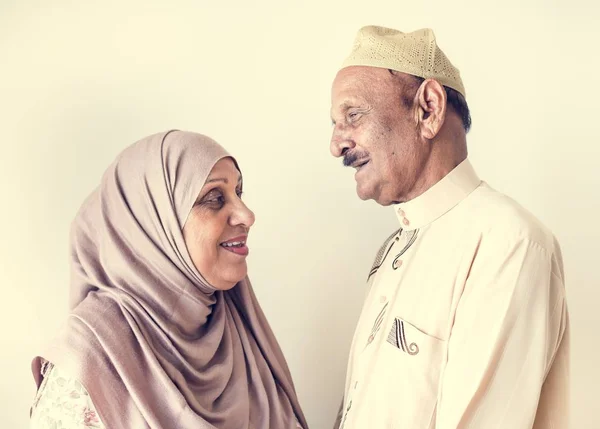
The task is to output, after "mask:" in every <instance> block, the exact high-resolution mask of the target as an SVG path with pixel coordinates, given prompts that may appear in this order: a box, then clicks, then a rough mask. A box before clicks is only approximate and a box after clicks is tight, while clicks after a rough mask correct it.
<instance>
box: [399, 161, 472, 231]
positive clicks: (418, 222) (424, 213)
mask: <svg viewBox="0 0 600 429" xmlns="http://www.w3.org/2000/svg"><path fill="white" fill-rule="evenodd" d="M480 183H481V180H480V179H479V177H478V176H477V173H475V170H474V169H473V166H472V165H471V163H470V161H469V160H468V159H465V160H464V161H463V162H461V163H460V164H459V165H458V166H457V167H456V168H454V170H452V171H451V172H450V173H448V174H447V175H446V176H445V177H444V178H443V179H442V180H440V181H439V182H437V183H436V184H435V185H433V186H432V187H431V188H429V189H428V190H427V191H425V192H424V193H423V194H421V195H419V196H418V197H416V198H414V199H412V200H410V201H407V202H405V203H400V204H395V205H393V208H394V212H395V213H396V216H398V220H399V221H400V225H401V226H402V229H404V230H408V231H410V230H413V229H417V228H422V227H424V226H426V225H429V224H430V223H432V222H433V221H435V220H436V219H438V218H439V217H441V216H442V215H443V214H445V213H447V212H448V211H450V210H451V209H452V208H453V207H454V206H456V205H457V204H458V203H460V202H461V201H462V200H463V199H464V198H465V197H466V196H467V195H469V194H470V193H471V192H473V191H474V190H475V188H477V187H478V186H479V184H480Z"/></svg>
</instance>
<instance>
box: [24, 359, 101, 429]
mask: <svg viewBox="0 0 600 429" xmlns="http://www.w3.org/2000/svg"><path fill="white" fill-rule="evenodd" d="M42 375H43V376H44V380H43V381H42V384H41V386H40V388H39V389H38V393H37V395H36V397H35V400H34V403H33V406H32V412H31V420H30V426H29V428H30V429H86V428H95V429H105V427H104V425H103V424H102V422H101V421H100V417H99V416H98V413H97V412H96V408H95V407H94V404H93V403H92V400H91V398H90V395H88V393H87V391H86V390H85V388H84V387H83V386H82V385H81V383H79V381H77V380H76V379H74V378H72V377H70V376H69V375H66V374H64V373H62V372H61V371H60V369H59V368H57V367H55V366H53V365H52V364H51V363H49V362H47V363H45V364H44V365H43V366H42Z"/></svg>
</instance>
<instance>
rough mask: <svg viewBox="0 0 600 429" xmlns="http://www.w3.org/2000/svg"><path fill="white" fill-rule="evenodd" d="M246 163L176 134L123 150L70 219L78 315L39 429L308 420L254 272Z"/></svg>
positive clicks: (63, 335)
mask: <svg viewBox="0 0 600 429" xmlns="http://www.w3.org/2000/svg"><path fill="white" fill-rule="evenodd" d="M241 195H242V176H241V173H240V170H239V168H238V166H237V163H236V161H235V160H234V159H233V158H232V157H231V156H229V155H228V153H227V152H226V151H225V150H224V149H223V148H222V147H221V146H219V145H218V144H217V143H216V142H214V141H213V140H211V139H210V138H208V137H205V136H202V135H200V134H195V133H190V132H181V131H170V132H167V133H161V134H157V135H153V136H150V137H148V138H146V139H143V140H141V141H139V142H137V143H135V144H133V145H132V146H130V147H128V148H127V149H126V150H125V151H123V152H122V153H121V154H120V155H119V156H118V158H117V159H116V160H115V162H114V163H113V164H112V165H111V166H110V167H109V168H108V170H107V171H106V173H105V174H104V176H103V179H102V182H101V185H100V186H99V187H98V188H97V189H96V190H95V191H94V192H93V193H92V194H91V196H90V197H88V199H87V200H86V201H85V202H84V204H83V206H82V208H81V210H80V211H79V213H78V215H77V217H76V218H75V220H74V222H73V226H72V237H71V241H72V243H71V263H72V280H71V288H70V308H71V312H70V315H69V317H68V319H67V321H66V324H65V325H64V327H63V329H62V330H61V332H60V333H59V335H58V336H57V337H56V338H55V339H54V340H53V341H52V342H51V343H50V345H49V346H48V348H47V349H46V350H45V351H44V352H43V353H40V356H38V357H36V358H35V359H34V361H33V365H32V368H33V373H34V377H35V379H36V383H37V385H38V393H37V395H36V398H35V401H34V404H33V406H32V412H31V426H30V427H31V428H32V429H40V428H54V427H57V428H58V427H60V428H66V429H68V428H88V427H93V428H104V427H106V428H110V429H117V428H123V429H125V428H126V429H131V428H135V429H138V428H140V429H141V428H165V429H166V428H173V429H175V428H177V429H200V428H219V429H221V428H223V429H229V428H231V429H233V428H236V429H237V428H239V429H242V428H243V429H247V428H257V429H258V428H264V429H267V428H276V429H285V428H304V429H306V428H307V425H306V421H305V419H304V416H303V414H302V410H301V408H300V405H299V404H298V399H297V397H296V393H295V390H294V386H293V383H292V378H291V376H290V372H289V370H288V367H287V364H286V362H285V359H284V357H283V354H282V352H281V349H280V348H279V345H278V344H277V341H276V339H275V337H274V336H273V332H272V331H271V329H270V327H269V324H268V322H267V320H266V319H265V316H264V314H263V312H262V311H261V309H260V306H259V305H258V302H257V300H256V297H255V295H254V293H253V291H252V286H251V285H250V282H249V280H248V277H247V266H246V256H247V255H248V247H247V245H246V242H247V238H248V231H249V229H250V227H251V226H252V224H253V223H254V214H253V213H252V212H251V211H250V210H249V209H248V207H246V205H245V204H244V202H243V201H242V199H241Z"/></svg>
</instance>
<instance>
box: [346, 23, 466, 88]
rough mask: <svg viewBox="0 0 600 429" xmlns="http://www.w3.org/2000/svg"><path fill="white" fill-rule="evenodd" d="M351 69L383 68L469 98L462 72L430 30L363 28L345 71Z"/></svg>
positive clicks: (357, 37)
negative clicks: (448, 89)
mask: <svg viewBox="0 0 600 429" xmlns="http://www.w3.org/2000/svg"><path fill="white" fill-rule="evenodd" d="M349 66H371V67H381V68H386V69H391V70H396V71H399V72H402V73H407V74H411V75H413V76H419V77H422V78H424V79H429V78H431V79H435V80H437V81H438V82H439V83H441V84H442V85H445V86H448V87H450V88H453V89H455V90H457V91H458V92H460V93H461V94H462V95H463V96H466V93H465V87H464V85H463V83H462V80H461V78H460V72H459V71H458V69H457V68H456V67H454V66H453V65H452V63H451V62H450V61H449V60H448V58H446V55H444V53H443V52H442V51H441V49H440V48H439V46H438V45H437V43H436V41H435V35H434V34H433V30H431V29H429V28H424V29H421V30H417V31H413V32H412V33H403V32H401V31H398V30H394V29H391V28H385V27H377V26H373V25H370V26H367V27H363V28H361V29H360V30H359V31H358V34H357V35H356V39H355V40H354V48H353V49H352V53H351V54H350V55H349V56H348V58H346V60H345V61H344V63H343V66H342V68H344V67H349Z"/></svg>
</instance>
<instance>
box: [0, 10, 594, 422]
mask: <svg viewBox="0 0 600 429" xmlns="http://www.w3.org/2000/svg"><path fill="white" fill-rule="evenodd" d="M598 22H600V6H598V3H597V2H594V1H591V0H590V1H588V2H583V1H577V0H570V1H552V0H548V1H541V0H540V1H536V0H518V1H517V0H508V1H503V2H492V1H488V2H483V1H476V0H472V1H433V0H430V1H427V2H423V1H412V2H408V1H377V0H370V1H360V2H358V1H355V2H352V1H339V0H336V1H326V0H306V1H303V2H297V3H296V4H294V3H292V2H283V1H270V2H259V1H254V2H252V1H241V0H230V1H229V2H226V1H223V2H215V1H211V2H208V1H202V0H196V1H152V0H145V1H121V2H117V1H109V0H104V1H96V2H92V1H64V0H52V1H41V0H39V1H25V0H0V125H1V135H0V145H1V146H0V147H1V151H0V191H1V194H0V201H1V204H2V206H1V209H0V228H1V231H0V243H1V244H0V252H1V253H0V284H1V287H2V289H1V291H2V294H1V297H2V300H1V302H2V304H1V305H2V307H1V311H0V329H1V330H2V331H1V333H2V337H1V351H0V371H1V372H0V374H1V375H0V427H2V428H18V427H20V428H23V427H27V424H28V415H29V406H30V404H31V401H32V399H33V396H34V391H35V389H34V382H33V379H32V376H31V374H30V361H31V358H32V356H33V354H34V353H35V351H36V350H37V349H38V348H39V347H41V346H42V345H43V344H44V342H45V341H47V340H48V339H49V338H51V337H52V335H53V334H54V332H55V331H56V329H57V327H58V326H59V325H60V323H61V322H62V320H63V319H64V317H65V315H66V305H67V304H66V303H67V289H68V229H69V224H70V222H71V220H72V218H73V216H74V214H75V212H76V211H77V209H78V207H79V205H80V204H81V202H82V201H83V199H84V198H85V196H86V195H87V194H88V193H89V192H90V191H91V190H92V189H93V188H94V187H95V186H96V185H97V184H98V183H99V180H100V176H101V174H102V172H103V171H104V169H105V168H106V167H107V166H108V164H109V163H110V162H111V161H112V160H113V159H114V157H115V156H116V155H117V153H118V152H119V151H120V150H121V149H123V148H124V147H125V146H127V145H129V144H131V143H132V142H134V141H136V140H138V139H140V138H142V137H144V136H146V135H149V134H152V133H155V132H159V131H163V130H167V129H170V128H179V129H184V130H193V131H197V132H201V133H205V134H207V135H209V136H211V137H213V138H215V139H216V140H217V141H219V142H220V143H222V144H223V145H224V146H225V147H226V148H227V149H228V150H229V151H230V152H231V153H233V154H234V155H235V156H236V157H237V159H238V160H239V162H240V165H241V167H242V169H243V172H244V178H245V191H246V197H245V198H246V201H247V202H248V205H249V206H250V207H251V208H252V209H253V210H254V212H255V214H256V217H257V222H256V224H255V227H254V228H253V230H252V231H251V234H250V241H249V245H250V247H251V255H250V257H249V266H250V277H251V279H252V281H253V284H254V286H255V289H256V292H257V294H258V297H259V299H260V301H261V303H262V306H263V308H264V311H265V312H266V314H267V316H268V317H269V320H270V322H271V324H272V326H273V329H274V331H275V333H276V335H277V337H278V338H279V340H280V342H281V346H282V348H283V350H284V352H285V354H286V356H287V358H288V361H289V365H290V368H291V371H292V374H293V376H294V379H295V383H296V387H297V390H298V393H299V396H300V400H301V403H302V405H303V407H304V410H305V413H306V415H307V418H308V421H309V424H310V427H311V428H330V427H331V425H332V423H333V420H334V416H335V414H336V411H337V407H338V404H339V401H340V398H341V394H342V387H343V382H344V376H345V367H346V358H347V353H348V350H349V346H350V340H351V336H352V333H353V330H354V327H355V323H356V320H357V317H358V313H359V310H360V307H361V302H362V299H363V296H364V293H365V289H364V281H365V279H366V274H367V271H368V269H369V268H370V266H371V263H372V261H373V258H374V255H375V253H376V251H377V250H378V248H379V246H380V244H381V243H382V241H383V240H384V239H385V238H386V237H387V236H388V235H389V233H391V232H392V231H393V230H395V229H396V228H398V225H397V220H396V217H395V215H394V213H393V212H392V209H391V208H385V207H380V206H377V205H376V204H375V203H373V202H362V201H360V200H359V199H358V197H357V196H356V193H355V182H354V178H353V172H352V171H350V169H346V168H343V167H342V164H341V162H340V161H339V160H337V159H334V158H333V157H331V156H330V154H329V137H330V133H331V123H330V118H329V107H330V85H331V82H332V79H333V77H334V76H335V73H336V71H337V69H338V67H339V65H340V63H341V61H342V60H343V58H344V57H345V56H346V55H347V54H348V53H349V50H350V48H351V46H352V43H353V40H354V36H355V34H356V31H357V30H358V29H359V28H360V27H361V26H363V25H369V24H376V25H384V26H389V27H394V28H397V29H401V30H403V31H412V30H416V29H418V28H422V27H431V28H433V29H434V30H435V32H436V35H437V39H438V43H439V45H440V46H441V47H442V49H443V50H444V51H445V53H446V54H447V56H448V57H449V58H450V59H451V61H452V62H453V63H454V64H455V65H456V66H457V67H458V68H459V69H460V70H461V73H462V76H463V80H464V82H465V85H466V88H467V100H468V102H469V105H470V107H471V112H472V116H473V129H472V131H471V133H470V134H469V135H468V144H469V150H470V158H471V160H472V162H473V164H474V165H475V168H476V170H477V172H478V173H479V175H480V176H481V177H482V178H483V179H484V180H486V181H487V182H488V183H490V184H491V185H492V186H493V187H495V188H496V189H498V190H500V191H502V192H504V193H507V194H509V195H510V196H512V197H513V198H515V199H516V200H517V201H519V202H520V203H521V204H523V205H524V206H525V207H526V208H528V209H529V210H531V211H532V212H534V213H535V214H536V215H537V216H538V217H539V218H540V219H541V220H542V221H543V222H544V223H545V224H546V225H547V226H549V227H550V228H551V229H552V230H553V232H554V233H555V234H556V236H557V237H558V239H559V241H560V243H561V245H562V248H563V252H564V260H565V269H566V281H567V288H568V303H569V309H570V314H571V322H572V325H571V329H572V410H573V426H572V427H573V428H578V429H586V428H590V429H594V428H598V427H600V415H599V413H598V412H597V410H598V399H597V398H598V395H597V389H598V385H599V384H600V369H599V366H598V362H599V361H600V352H599V347H598V340H599V339H600V336H599V334H598V326H599V325H600V309H599V308H598V303H599V302H600V275H599V274H598V268H599V266H600V254H599V251H598V244H599V243H600V226H599V222H598V218H599V217H600V202H599V200H600V192H599V191H598V187H599V186H600V173H599V171H598V169H599V167H598V158H599V155H600V150H599V149H598V145H599V143H600V139H599V136H600V132H599V131H598V122H599V121H600V118H599V109H598V102H599V100H600V91H599V89H598V85H599V83H598V73H599V71H600V61H599V60H598V44H599V42H600V33H599V30H598V27H599V26H598ZM415 429H417V428H415ZM511 429H513V428H511Z"/></svg>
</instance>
